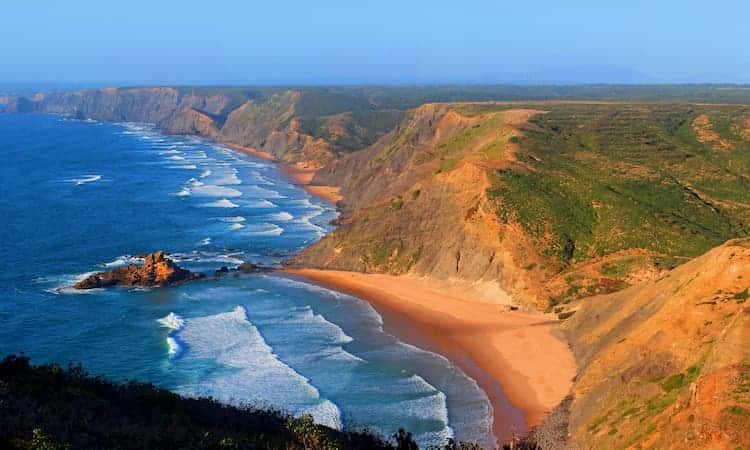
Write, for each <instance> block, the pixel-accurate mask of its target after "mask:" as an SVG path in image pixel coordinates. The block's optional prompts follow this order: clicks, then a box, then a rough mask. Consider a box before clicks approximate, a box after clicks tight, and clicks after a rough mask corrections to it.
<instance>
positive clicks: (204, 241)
mask: <svg viewBox="0 0 750 450" xmlns="http://www.w3.org/2000/svg"><path fill="white" fill-rule="evenodd" d="M210 243H211V238H210V237H207V238H205V239H203V240H202V241H201V242H200V244H198V245H209V244H210Z"/></svg>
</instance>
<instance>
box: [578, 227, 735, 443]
mask: <svg viewBox="0 0 750 450" xmlns="http://www.w3.org/2000/svg"><path fill="white" fill-rule="evenodd" d="M749 289H750V240H748V239H744V240H735V241H730V242H727V243H726V244H724V245H722V246H720V247H717V248H715V249H713V250H711V251H709V252H708V253H706V254H705V255H703V256H701V257H699V258H696V259H694V260H692V261H690V262H688V263H686V264H684V265H682V266H680V267H678V268H676V269H674V270H672V271H670V272H668V273H666V274H664V275H663V276H661V277H660V278H658V279H656V280H654V281H649V282H646V283H643V284H640V285H637V286H633V287H631V288H628V289H626V290H623V291H620V292H617V293H614V294H610V295H606V296H600V297H593V298H589V299H585V300H582V301H579V304H577V305H576V308H577V309H578V310H577V312H576V313H575V315H574V316H573V317H572V318H571V319H569V320H568V321H567V322H566V323H565V325H564V328H565V330H566V334H567V335H568V338H569V340H570V342H571V344H572V347H573V350H574V352H575V354H576V358H577V360H578V365H579V368H580V372H579V374H578V377H577V378H576V380H575V384H574V387H573V391H572V395H573V402H572V404H571V407H570V432H571V437H572V442H574V443H576V444H577V445H578V447H579V448H746V447H747V446H748V445H750V345H748V344H750V306H749V305H750V304H749V303H748V302H747V300H748V298H749V297H750V294H748V290H749Z"/></svg>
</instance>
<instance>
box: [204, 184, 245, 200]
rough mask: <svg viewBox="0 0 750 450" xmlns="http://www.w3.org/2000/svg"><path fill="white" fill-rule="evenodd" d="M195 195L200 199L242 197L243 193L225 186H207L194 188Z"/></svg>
mask: <svg viewBox="0 0 750 450" xmlns="http://www.w3.org/2000/svg"><path fill="white" fill-rule="evenodd" d="M193 195H196V196H199V197H241V196H242V192H240V191H238V190H237V189H232V188H228V187H225V186H217V185H214V184H207V185H204V186H194V187H193Z"/></svg>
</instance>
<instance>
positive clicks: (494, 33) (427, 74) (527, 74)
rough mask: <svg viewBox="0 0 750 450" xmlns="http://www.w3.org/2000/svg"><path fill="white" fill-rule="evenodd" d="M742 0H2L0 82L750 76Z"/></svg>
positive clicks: (749, 28)
mask: <svg viewBox="0 0 750 450" xmlns="http://www.w3.org/2000/svg"><path fill="white" fill-rule="evenodd" d="M748 20H750V1H748V0H715V1H709V2H707V1H705V0H702V1H693V0H650V1H642V0H628V1H620V0H609V1H608V0H597V1H593V0H557V1H552V0H536V1H534V0H515V1H512V2H507V1H500V0H497V1H480V0H454V1H442V0H431V1H422V0H398V1H393V0H377V1H366V0H359V1H357V0H347V1H338V0H336V1H326V0H317V1H316V0H306V1H297V0H286V1H284V0H267V1H253V0H245V1H227V0H202V1H194V0H180V1H173V0H148V1H144V0H129V1H121V0H118V1H114V0H112V1H107V0H96V1H89V0H4V1H3V2H2V5H0V83H36V82H43V83H61V84H65V83H74V84H86V83H88V84H104V85H135V84H270V85H284V84H297V85H300V84H302V85H316V84H437V83H504V82H513V83H597V82H598V83H682V82H687V83H696V82H727V83H750V48H749V45H748V44H750V25H749V22H748Z"/></svg>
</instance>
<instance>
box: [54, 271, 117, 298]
mask: <svg viewBox="0 0 750 450" xmlns="http://www.w3.org/2000/svg"><path fill="white" fill-rule="evenodd" d="M95 273H97V272H96V271H94V272H84V273H81V274H77V275H67V276H63V277H61V278H58V279H56V281H57V282H58V283H59V284H58V285H57V286H55V287H53V288H51V289H45V291H46V292H49V293H50V294H55V295H82V294H93V293H96V292H101V291H102V290H103V289H100V288H96V289H76V288H74V287H73V286H74V285H75V284H76V283H78V282H79V281H83V280H85V279H86V278H88V277H90V276H91V275H93V274H95Z"/></svg>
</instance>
